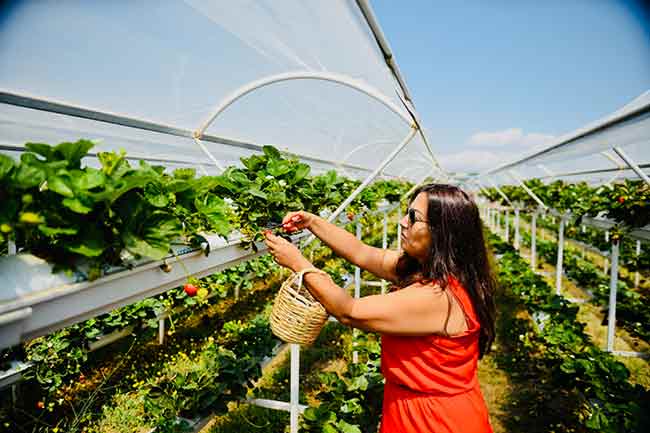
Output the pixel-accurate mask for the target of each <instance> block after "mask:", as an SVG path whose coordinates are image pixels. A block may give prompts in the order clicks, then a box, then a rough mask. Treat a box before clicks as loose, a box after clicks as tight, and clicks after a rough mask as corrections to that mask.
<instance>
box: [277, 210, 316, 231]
mask: <svg viewBox="0 0 650 433" xmlns="http://www.w3.org/2000/svg"><path fill="white" fill-rule="evenodd" d="M314 219H316V215H314V214H312V213H309V212H305V211H304V210H299V211H296V212H289V213H288V214H286V215H285V217H284V218H283V219H282V224H283V225H284V230H285V231H287V232H289V233H293V232H297V231H298V230H303V229H309V228H310V226H311V224H312V222H314Z"/></svg>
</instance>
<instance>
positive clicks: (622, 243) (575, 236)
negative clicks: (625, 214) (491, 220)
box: [522, 216, 650, 291]
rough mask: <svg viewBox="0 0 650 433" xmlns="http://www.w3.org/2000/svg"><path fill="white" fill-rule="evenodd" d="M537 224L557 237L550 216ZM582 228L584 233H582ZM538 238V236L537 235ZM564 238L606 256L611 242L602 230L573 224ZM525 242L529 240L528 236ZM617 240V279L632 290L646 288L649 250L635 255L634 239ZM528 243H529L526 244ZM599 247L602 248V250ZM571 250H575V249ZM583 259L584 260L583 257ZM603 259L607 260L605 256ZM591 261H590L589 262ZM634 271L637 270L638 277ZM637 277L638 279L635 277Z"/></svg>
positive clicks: (552, 237)
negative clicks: (593, 248) (592, 248)
mask: <svg viewBox="0 0 650 433" xmlns="http://www.w3.org/2000/svg"><path fill="white" fill-rule="evenodd" d="M522 219H523V220H524V221H527V222H528V223H530V219H529V218H528V216H522ZM537 226H538V227H539V228H543V229H546V230H548V231H549V232H550V238H551V239H553V240H556V239H557V235H556V234H555V233H557V230H558V225H557V223H556V222H554V221H553V219H552V218H538V219H537ZM583 230H584V233H583ZM538 239H540V237H538ZM565 240H566V241H567V242H568V244H569V245H570V246H572V245H577V247H576V248H583V246H582V245H581V244H585V245H587V246H588V247H589V246H591V247H594V246H595V247H596V248H597V249H599V250H600V251H601V253H600V254H602V255H606V256H608V255H609V253H610V250H609V249H610V248H611V242H612V240H611V239H610V240H607V241H606V240H605V234H604V233H603V232H602V231H598V230H595V229H590V228H588V227H585V228H584V229H582V228H580V229H579V228H578V227H576V226H575V225H568V226H567V227H566V229H565ZM527 242H530V239H529V237H528V238H527ZM618 242H619V276H618V278H619V280H620V281H622V282H624V283H625V284H627V286H628V287H629V288H632V289H634V290H639V289H641V290H642V291H643V290H645V289H646V288H648V282H650V281H649V280H648V279H649V278H650V263H648V264H646V261H647V260H650V251H648V249H647V248H646V249H645V250H642V251H641V254H640V255H639V256H637V255H636V241H634V240H632V239H630V238H629V237H621V238H619V240H618ZM528 245H529V244H528ZM601 248H604V250H602V249H601ZM572 251H574V252H576V251H575V249H573V250H572ZM583 260H584V261H587V262H588V260H585V259H583ZM605 260H608V258H606V259H605ZM590 263H591V262H590ZM634 272H638V273H639V275H638V277H637V276H636V275H635V273H634ZM637 278H638V279H637Z"/></svg>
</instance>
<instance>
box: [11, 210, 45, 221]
mask: <svg viewBox="0 0 650 433" xmlns="http://www.w3.org/2000/svg"><path fill="white" fill-rule="evenodd" d="M18 221H20V222H21V223H24V224H41V223H43V222H45V219H44V218H43V216H41V215H40V214H37V213H35V212H22V213H21V214H20V217H19V218H18Z"/></svg>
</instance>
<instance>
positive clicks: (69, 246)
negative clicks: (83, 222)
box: [65, 226, 106, 257]
mask: <svg viewBox="0 0 650 433" xmlns="http://www.w3.org/2000/svg"><path fill="white" fill-rule="evenodd" d="M81 235H82V236H81V237H79V238H78V239H76V240H74V241H72V242H70V243H66V244H65V249H66V250H68V251H71V252H73V253H77V254H81V255H82V256H86V257H97V256H100V255H101V254H102V253H103V252H104V250H105V249H106V243H105V241H104V235H103V233H102V231H101V230H100V229H99V228H98V227H96V226H87V227H86V228H85V229H84V230H83V231H82V233H81Z"/></svg>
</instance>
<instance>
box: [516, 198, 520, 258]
mask: <svg viewBox="0 0 650 433" xmlns="http://www.w3.org/2000/svg"><path fill="white" fill-rule="evenodd" d="M520 241H521V239H520V237H519V208H515V249H517V250H518V249H519V242H520Z"/></svg>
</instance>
